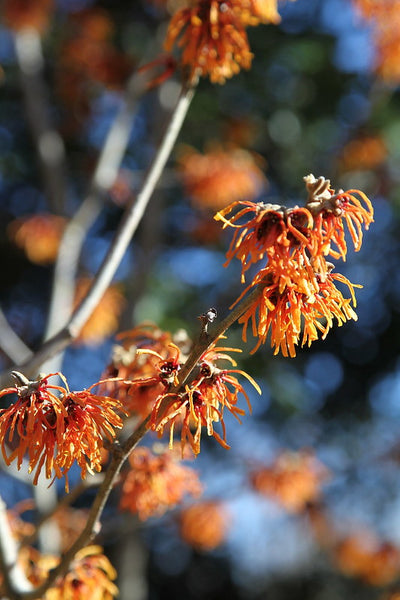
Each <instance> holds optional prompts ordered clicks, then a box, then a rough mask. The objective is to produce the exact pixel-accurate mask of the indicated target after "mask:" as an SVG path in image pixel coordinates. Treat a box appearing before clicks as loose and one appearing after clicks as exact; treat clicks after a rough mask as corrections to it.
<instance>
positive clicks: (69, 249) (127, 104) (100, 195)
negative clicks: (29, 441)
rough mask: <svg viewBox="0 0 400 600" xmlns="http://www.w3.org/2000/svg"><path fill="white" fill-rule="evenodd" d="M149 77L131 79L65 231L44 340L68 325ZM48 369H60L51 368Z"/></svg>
mask: <svg viewBox="0 0 400 600" xmlns="http://www.w3.org/2000/svg"><path fill="white" fill-rule="evenodd" d="M148 77H149V76H148V75H142V74H138V73H134V74H133V75H132V76H131V77H130V79H129V82H128V85H127V91H126V95H125V98H124V100H123V103H122V105H121V108H120V110H119V111H118V113H117V115H116V117H115V119H114V121H113V123H112V125H111V127H110V129H109V131H108V134H107V137H106V140H105V142H104V144H103V146H102V150H101V153H100V155H99V158H98V161H97V166H96V169H95V171H94V174H93V178H92V181H91V184H90V186H89V192H88V194H87V196H86V197H85V199H84V200H83V202H82V204H81V205H80V207H79V209H78V211H77V212H76V214H75V215H74V217H73V218H72V219H71V221H70V222H69V223H68V225H67V227H66V230H65V232H64V235H63V238H62V240H61V244H60V249H59V253H58V258H57V262H56V265H55V270H54V280H53V292H52V300H51V306H50V312H49V317H48V322H47V328H46V333H45V340H47V339H49V338H50V337H51V336H52V335H54V334H55V333H56V332H57V331H58V330H59V328H60V326H62V325H65V324H66V323H67V322H68V319H69V318H70V316H71V312H72V307H73V301H74V290H75V282H76V272H77V269H78V262H79V256H80V253H81V250H82V245H83V242H84V239H85V237H86V234H87V232H88V230H89V229H90V227H91V226H92V225H93V223H94V222H95V221H96V219H97V217H98V216H99V214H100V211H101V209H102V207H103V202H104V196H105V194H106V193H107V192H108V191H109V190H110V189H111V187H112V186H113V184H114V183H115V181H116V178H117V176H118V171H119V168H120V165H121V162H122V159H123V157H124V155H125V152H126V148H127V146H128V143H129V138H130V134H131V131H132V126H133V122H134V119H135V116H136V110H135V109H136V107H137V101H138V98H139V97H140V96H141V95H142V94H143V92H144V90H145V89H146V86H147V83H148ZM48 370H49V371H58V370H59V369H58V368H53V367H51V368H49V369H48Z"/></svg>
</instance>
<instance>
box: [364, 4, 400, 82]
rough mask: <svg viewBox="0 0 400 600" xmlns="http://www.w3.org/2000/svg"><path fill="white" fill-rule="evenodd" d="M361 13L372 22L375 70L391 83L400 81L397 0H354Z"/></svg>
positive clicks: (398, 10)
mask: <svg viewBox="0 0 400 600" xmlns="http://www.w3.org/2000/svg"><path fill="white" fill-rule="evenodd" d="M353 4H354V6H355V7H356V9H357V10H358V11H359V13H360V14H361V15H362V16H363V17H364V18H366V19H368V20H369V21H370V22H371V25H372V37H373V42H374V44H375V65H374V70H375V73H376V74H377V75H378V77H381V78H382V79H383V80H384V81H387V82H389V83H398V82H399V81H400V66H399V57H400V42H399V36H398V25H399V21H400V7H399V3H398V2H397V1H396V0H385V2H381V0H353Z"/></svg>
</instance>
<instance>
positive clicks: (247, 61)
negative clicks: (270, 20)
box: [165, 0, 253, 83]
mask: <svg viewBox="0 0 400 600" xmlns="http://www.w3.org/2000/svg"><path fill="white" fill-rule="evenodd" d="M238 6H239V7H240V2H239V0H230V1H229V2H225V1H222V0H198V1H197V2H196V3H195V4H193V5H191V6H190V7H188V8H183V9H181V10H179V11H178V12H177V13H176V14H175V15H174V16H173V17H172V19H171V22H170V24H169V28H168V32H167V37H166V41H165V49H166V50H167V51H168V52H170V51H171V50H172V48H173V46H174V45H175V43H177V44H178V46H179V47H180V48H182V49H183V50H182V55H181V59H180V60H181V64H182V66H183V67H185V68H187V69H188V70H189V73H190V79H191V80H195V79H196V78H197V77H199V76H209V77H210V80H211V81H212V82H213V83H225V80H226V79H228V78H229V77H232V76H233V75H235V74H236V73H238V72H239V71H240V69H241V68H244V69H249V68H250V66H251V61H252V58H253V55H252V53H251V52H250V47H249V42H248V39H247V34H246V31H245V25H244V24H243V22H242V20H241V18H240V15H238V13H237V10H236V9H237V8H238Z"/></svg>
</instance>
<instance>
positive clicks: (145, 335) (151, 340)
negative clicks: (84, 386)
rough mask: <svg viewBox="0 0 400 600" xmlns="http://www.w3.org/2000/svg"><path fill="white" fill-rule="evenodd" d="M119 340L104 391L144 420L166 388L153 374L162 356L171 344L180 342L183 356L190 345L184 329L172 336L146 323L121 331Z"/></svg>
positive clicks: (164, 357) (106, 372)
mask: <svg viewBox="0 0 400 600" xmlns="http://www.w3.org/2000/svg"><path fill="white" fill-rule="evenodd" d="M116 339H117V342H118V343H117V344H116V345H115V346H114V348H113V355H112V360H111V363H110V365H109V366H108V367H107V370H106V371H105V373H104V375H103V379H104V380H105V382H104V383H103V385H102V387H101V390H102V391H104V393H105V394H107V395H111V396H113V397H116V398H118V400H119V401H120V402H121V403H122V405H123V407H124V409H125V410H126V411H127V412H128V413H129V414H131V415H133V416H139V417H141V418H143V419H144V418H145V417H147V415H148V414H149V413H150V412H151V410H152V408H153V405H154V401H155V400H156V398H157V397H158V395H159V394H160V393H162V391H163V390H164V385H163V383H162V382H161V380H160V379H159V377H158V375H156V376H154V375H155V373H157V367H158V364H159V361H160V357H162V359H163V360H166V359H167V358H168V356H169V354H170V344H172V343H175V344H176V345H178V346H179V348H180V351H181V354H183V355H184V354H185V350H186V347H187V346H188V337H187V334H186V332H185V331H183V330H181V331H179V332H178V333H177V334H176V335H175V336H172V335H171V334H170V333H169V332H167V331H162V330H161V329H159V328H158V327H157V326H156V325H154V324H153V323H150V322H145V323H142V324H141V325H139V326H137V327H135V328H133V329H130V330H128V331H124V332H122V333H119V334H118V335H117V337H116ZM138 350H139V352H138ZM143 350H146V352H143ZM147 351H149V352H147ZM109 378H111V379H109ZM126 380H130V381H131V382H132V383H131V385H130V386H127V385H126V383H124V381H126Z"/></svg>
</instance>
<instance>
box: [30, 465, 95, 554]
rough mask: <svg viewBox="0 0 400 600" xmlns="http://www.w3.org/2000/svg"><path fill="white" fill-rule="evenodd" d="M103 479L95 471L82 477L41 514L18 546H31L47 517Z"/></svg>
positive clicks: (69, 503)
mask: <svg viewBox="0 0 400 600" xmlns="http://www.w3.org/2000/svg"><path fill="white" fill-rule="evenodd" d="M103 479H104V476H103V474H101V473H97V474H95V475H93V476H92V477H90V478H89V479H83V480H82V481H80V482H79V483H78V484H77V485H76V486H75V487H74V488H72V490H71V491H70V492H69V493H68V494H65V496H63V497H62V498H61V499H60V500H59V501H58V503H57V505H56V506H54V507H53V508H52V509H51V510H50V511H49V512H48V513H46V514H43V515H41V517H40V518H39V520H38V521H37V523H35V531H34V532H33V533H31V534H30V535H27V536H25V537H24V538H23V539H22V540H21V542H20V546H31V545H32V544H33V543H34V542H35V540H36V538H37V536H38V532H39V529H40V528H41V527H42V525H43V524H44V523H46V522H47V521H48V520H49V519H52V518H53V517H54V515H56V514H57V513H58V511H59V510H62V509H63V508H67V507H68V506H71V504H73V503H74V502H75V501H76V500H77V499H78V498H79V496H81V495H82V494H83V493H84V492H86V490H88V489H90V488H92V487H98V486H99V485H100V484H101V482H102V481H103Z"/></svg>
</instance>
